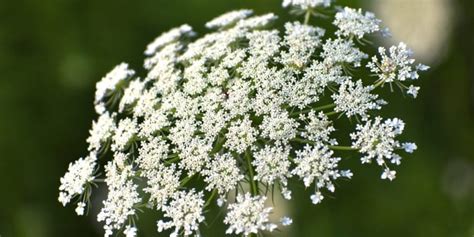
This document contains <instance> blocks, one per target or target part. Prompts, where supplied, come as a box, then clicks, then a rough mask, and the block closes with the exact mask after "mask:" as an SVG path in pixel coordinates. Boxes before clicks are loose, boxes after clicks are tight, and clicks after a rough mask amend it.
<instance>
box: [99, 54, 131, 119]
mask: <svg viewBox="0 0 474 237" xmlns="http://www.w3.org/2000/svg"><path fill="white" fill-rule="evenodd" d="M133 75H135V71H134V70H132V69H129V68H128V64H126V63H121V64H119V65H118V66H116V67H115V68H114V69H112V71H110V72H109V73H108V74H107V75H106V76H105V77H103V78H102V80H100V81H99V82H97V84H96V92H95V105H96V112H97V113H99V114H102V113H104V112H105V103H106V102H104V99H106V97H108V96H109V95H110V93H111V92H113V91H115V90H116V89H117V87H121V86H123V85H124V84H125V83H126V82H127V80H128V79H130V77H132V76H133Z"/></svg>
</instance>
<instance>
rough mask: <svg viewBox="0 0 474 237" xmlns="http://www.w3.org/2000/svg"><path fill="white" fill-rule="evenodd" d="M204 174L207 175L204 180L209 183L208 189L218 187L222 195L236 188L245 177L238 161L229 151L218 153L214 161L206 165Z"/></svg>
mask: <svg viewBox="0 0 474 237" xmlns="http://www.w3.org/2000/svg"><path fill="white" fill-rule="evenodd" d="M202 174H203V175H204V177H205V178H204V182H206V183H207V187H206V189H207V190H209V191H211V190H213V189H216V190H217V192H218V193H219V194H220V195H221V196H222V195H224V194H226V193H228V192H230V191H232V190H234V189H235V187H236V186H237V185H238V183H239V182H240V181H242V180H243V179H244V176H243V175H242V174H241V172H240V169H239V167H238V166H237V161H236V160H235V158H234V157H233V156H232V155H231V154H229V153H225V154H222V155H216V156H215V157H214V158H213V161H212V162H209V163H208V164H207V165H206V169H204V170H203V172H202Z"/></svg>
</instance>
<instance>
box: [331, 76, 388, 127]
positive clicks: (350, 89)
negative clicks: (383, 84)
mask: <svg viewBox="0 0 474 237" xmlns="http://www.w3.org/2000/svg"><path fill="white" fill-rule="evenodd" d="M372 90H373V87H372V86H367V87H365V86H364V85H362V81H361V80H358V81H357V82H353V81H350V80H347V81H345V82H343V83H342V84H341V86H340V87H339V90H338V93H335V94H333V95H332V98H333V100H334V104H336V107H335V108H334V111H336V112H343V113H345V114H346V115H347V117H351V116H354V115H358V116H361V117H363V118H365V117H367V112H368V111H369V110H379V109H381V106H380V105H382V104H384V101H381V100H377V98H378V95H376V94H371V93H370V92H371V91H372Z"/></svg>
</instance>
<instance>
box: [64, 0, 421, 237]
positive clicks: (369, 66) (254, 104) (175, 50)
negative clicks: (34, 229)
mask: <svg viewBox="0 0 474 237" xmlns="http://www.w3.org/2000/svg"><path fill="white" fill-rule="evenodd" d="M283 6H284V7H291V8H292V9H291V11H292V12H294V13H298V14H301V13H304V14H305V20H304V22H300V21H290V22H286V23H284V24H283V27H280V26H276V27H272V24H274V23H278V22H277V21H276V19H277V16H276V15H275V14H273V13H268V14H264V15H256V16H252V14H253V12H252V11H251V10H246V9H242V10H236V11H231V12H228V13H225V14H223V15H221V16H218V17H216V18H214V19H212V20H211V21H209V22H208V23H206V27H207V28H209V29H210V30H211V32H209V33H207V34H203V35H201V36H200V37H196V35H197V34H196V33H195V32H194V31H193V29H192V28H191V26H189V25H186V24H184V25H181V26H179V27H177V28H173V29H171V30H169V31H167V32H165V33H163V34H161V35H160V36H158V37H157V38H156V39H155V40H153V42H151V43H150V44H149V45H148V46H147V47H146V50H145V60H144V63H143V67H144V69H145V71H146V72H145V74H144V75H143V77H138V76H135V71H134V70H132V69H130V68H129V66H128V64H126V63H122V64H119V65H118V66H116V67H115V68H114V69H113V70H112V71H111V72H109V73H108V74H107V75H106V76H105V77H104V78H102V79H101V80H100V81H99V82H98V83H97V86H96V87H97V91H96V94H95V100H94V104H95V109H96V111H97V112H98V113H99V116H98V118H97V119H96V120H95V121H94V122H93V124H92V128H91V129H90V131H89V133H90V135H89V137H88V138H87V143H88V152H89V153H90V155H89V156H88V157H86V158H81V159H79V160H77V161H75V162H73V163H71V164H70V165H69V168H68V171H67V172H66V174H65V175H64V176H63V177H62V178H61V179H60V182H61V184H60V187H59V197H58V200H59V202H60V203H62V204H63V205H66V204H67V203H70V202H71V201H75V202H76V203H77V206H76V207H75V211H76V213H77V214H78V215H83V214H85V213H87V210H88V208H89V207H90V206H89V205H90V200H89V199H90V196H91V193H92V191H93V189H92V186H94V182H96V181H97V182H98V181H99V180H104V181H105V186H106V188H107V190H108V192H107V197H106V199H105V200H103V202H102V207H101V209H100V211H99V214H98V215H97V220H98V221H99V222H103V228H104V235H105V236H106V237H107V236H112V235H117V234H123V235H125V236H127V237H135V236H136V235H137V231H138V229H137V225H136V223H135V222H136V220H138V217H139V215H140V213H141V212H142V211H143V212H145V211H146V209H149V210H151V211H155V212H157V215H159V216H161V217H162V218H160V219H159V220H157V229H158V232H163V231H169V232H171V235H170V236H171V237H177V236H199V235H200V226H201V224H202V223H203V222H204V221H205V219H206V217H207V216H208V215H211V214H210V213H214V212H212V211H210V210H209V209H212V208H215V205H212V204H217V206H219V207H223V210H225V211H226V214H225V218H224V224H226V225H227V227H228V228H227V231H226V233H227V234H237V235H244V236H248V235H250V234H262V233H261V232H263V231H269V232H271V231H273V230H275V229H276V228H277V227H278V225H281V226H287V225H290V224H291V223H292V222H293V220H292V219H291V218H289V217H286V216H284V217H283V218H281V219H280V223H279V224H278V225H277V223H272V222H271V221H270V220H269V216H270V214H271V211H272V209H273V206H271V205H269V206H266V205H265V200H266V199H267V198H268V197H267V195H264V194H266V193H267V192H268V196H270V193H271V195H282V197H283V198H284V199H286V200H291V195H292V190H293V189H294V188H295V187H297V186H294V187H293V186H292V183H290V182H289V180H290V179H291V178H292V177H294V176H295V177H296V178H297V179H299V180H301V182H302V183H303V185H304V186H305V187H309V188H310V194H309V195H308V196H309V199H310V201H311V202H312V203H314V204H318V203H320V202H322V201H323V200H324V198H325V197H326V192H327V191H329V192H335V182H336V180H340V179H343V178H346V179H350V178H351V177H352V176H353V173H352V172H351V171H350V170H348V169H347V168H344V166H345V164H344V163H345V162H343V160H342V159H341V157H351V156H353V155H351V153H360V154H361V161H362V163H369V162H372V161H373V160H375V161H376V162H377V164H378V165H379V166H381V167H382V169H383V172H382V174H381V176H380V177H381V178H382V179H389V180H393V179H394V178H395V176H396V171H395V170H393V169H392V168H391V167H389V166H392V165H393V166H395V165H400V163H401V159H402V157H401V156H400V155H399V154H398V153H399V151H402V150H404V151H405V152H407V153H412V152H414V151H415V150H416V149H417V146H416V145H415V144H414V143H410V142H400V141H398V136H399V135H401V134H402V132H403V130H404V128H405V123H404V122H403V121H402V120H400V119H384V118H382V117H380V116H378V114H379V113H380V112H379V110H381V109H382V105H384V104H386V103H387V102H385V101H383V100H381V99H380V98H382V97H383V96H382V94H381V93H380V90H378V89H379V87H382V86H383V85H385V83H388V84H389V85H390V86H392V84H393V85H396V86H398V87H400V88H401V89H402V90H403V91H404V92H406V93H407V94H409V95H411V96H413V97H416V96H417V94H418V91H419V89H420V87H419V86H416V85H414V83H412V82H413V81H414V80H415V79H417V78H418V77H419V75H418V73H419V72H421V71H425V70H427V69H428V67H427V66H425V65H422V64H418V65H415V61H414V59H412V52H411V51H410V50H409V49H408V48H407V47H406V45H405V44H403V43H401V44H399V45H398V46H393V47H391V48H390V49H389V50H388V51H389V52H388V53H387V52H386V49H385V48H380V49H379V55H378V56H372V57H371V60H370V61H369V62H367V60H365V59H367V58H369V55H368V54H366V53H365V52H363V51H362V50H361V49H360V48H359V47H358V45H357V44H356V42H358V41H360V42H362V40H363V37H365V36H366V35H368V34H372V33H375V32H379V31H381V32H385V31H384V30H382V29H380V27H381V21H380V20H378V19H377V18H375V16H374V15H373V14H372V13H370V12H363V11H362V10H360V9H357V10H356V9H352V8H341V9H342V10H339V11H338V12H337V13H335V20H334V21H333V22H332V23H333V24H334V25H335V26H336V27H337V29H336V31H335V32H334V30H328V31H326V29H323V28H320V27H319V26H316V25H311V24H309V23H310V21H309V19H310V17H311V16H315V15H319V14H325V13H327V14H330V12H336V11H334V10H335V9H334V8H332V9H328V11H325V10H324V9H322V8H325V7H327V8H330V7H332V1H331V0H284V1H283ZM322 20H323V21H324V19H322ZM317 23H318V24H319V21H318V22H317ZM327 23H330V22H327ZM321 25H324V24H321ZM326 25H327V24H326ZM281 28H283V30H279V29H281ZM367 47H370V45H367ZM367 52H372V51H371V50H367ZM370 73H371V74H372V75H373V76H375V77H377V79H375V81H370V79H366V77H365V76H364V75H366V74H370ZM354 75H357V76H358V77H357V78H356V77H355V76H354ZM358 78H362V79H358ZM338 114H339V115H342V114H345V115H346V117H348V118H343V117H341V116H337V115H338ZM352 117H355V118H356V119H354V120H352ZM336 121H337V122H336ZM345 122H346V123H347V122H348V123H350V124H355V125H354V126H355V131H353V132H352V133H351V132H350V131H347V129H346V127H347V126H344V124H343V123H345ZM349 133H350V134H349ZM348 137H350V138H351V140H352V144H349V145H345V144H344V143H345V142H344V141H347V138H348ZM109 148H110V149H109ZM347 153H349V154H347ZM97 156H99V157H103V158H104V159H107V161H100V162H99V161H97ZM102 163H105V165H104V166H100V165H99V164H102ZM101 174H102V175H101ZM99 176H101V177H103V176H105V177H104V179H99ZM245 187H250V193H246V191H245ZM275 189H276V190H277V192H274V190H275ZM270 190H271V192H270ZM234 194H235V195H234ZM234 197H235V200H234ZM86 208H87V209H86ZM211 219H214V218H211ZM119 232H121V233H119Z"/></svg>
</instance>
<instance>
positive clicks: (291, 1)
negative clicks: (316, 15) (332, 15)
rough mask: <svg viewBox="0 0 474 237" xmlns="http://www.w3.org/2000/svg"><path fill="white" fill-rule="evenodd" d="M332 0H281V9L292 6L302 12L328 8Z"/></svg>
mask: <svg viewBox="0 0 474 237" xmlns="http://www.w3.org/2000/svg"><path fill="white" fill-rule="evenodd" d="M331 2H332V0H283V4H282V5H283V7H288V6H293V7H299V8H301V9H303V10H306V9H308V8H315V7H329V6H330V5H331Z"/></svg>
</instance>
